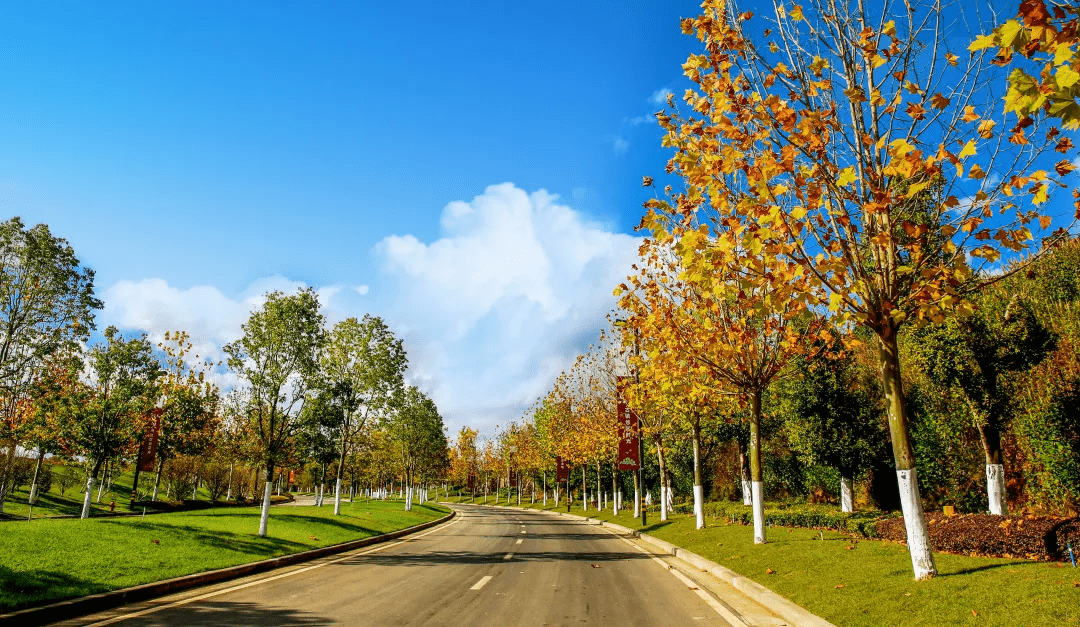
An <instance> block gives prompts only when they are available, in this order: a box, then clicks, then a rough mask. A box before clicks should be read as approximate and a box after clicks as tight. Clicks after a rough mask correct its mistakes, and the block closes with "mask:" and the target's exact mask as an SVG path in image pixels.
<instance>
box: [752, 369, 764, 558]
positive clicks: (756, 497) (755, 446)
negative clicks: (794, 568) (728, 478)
mask: <svg viewBox="0 0 1080 627" xmlns="http://www.w3.org/2000/svg"><path fill="white" fill-rule="evenodd" d="M761 475H762V473H761V390H754V392H753V393H752V394H751V395H750V495H751V500H752V501H753V506H754V544H765V542H766V539H765V503H764V501H763V500H762V499H763V497H764V495H763V494H762V492H763V490H762V487H763V486H762V477H761Z"/></svg>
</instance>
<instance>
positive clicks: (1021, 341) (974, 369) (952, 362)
mask: <svg viewBox="0 0 1080 627" xmlns="http://www.w3.org/2000/svg"><path fill="white" fill-rule="evenodd" d="M975 302H976V304H977V309H976V312H975V314H973V315H971V316H968V317H965V318H959V317H955V316H954V317H950V318H949V319H947V320H946V321H945V322H944V323H943V324H941V325H938V326H934V327H928V328H926V329H921V330H920V331H921V332H920V333H918V334H917V335H916V341H915V342H914V343H913V346H914V350H915V351H916V353H917V355H918V357H917V360H918V362H919V365H920V366H921V367H922V369H923V371H924V372H925V373H926V374H927V376H928V377H929V378H930V379H931V380H932V381H933V382H934V383H935V384H937V385H938V386H939V387H941V388H945V389H948V388H954V389H956V390H958V391H959V393H960V394H961V396H962V398H963V399H964V401H965V402H966V404H967V407H968V410H969V411H970V412H971V418H972V423H973V424H974V426H975V427H976V428H977V429H978V431H979V439H980V440H981V442H982V445H983V452H984V454H985V458H986V484H987V485H986V491H987V499H988V503H989V510H990V513H991V514H995V515H998V516H1003V515H1005V514H1006V513H1007V509H1008V507H1007V503H1006V498H1005V470H1004V465H1003V459H1002V454H1001V434H1002V431H1003V429H1004V428H1005V423H1006V421H1007V420H1008V418H1009V417H1010V414H1011V412H1012V409H1011V407H1010V406H1011V400H1012V396H1013V392H1014V391H1015V390H1013V389H1012V388H1011V387H1010V386H1009V385H1008V378H1009V375H1010V374H1013V373H1017V372H1022V371H1027V370H1029V369H1031V368H1032V367H1033V366H1035V365H1036V364H1038V363H1039V362H1040V361H1042V359H1043V358H1044V357H1045V356H1046V355H1047V354H1048V353H1049V352H1050V351H1051V350H1053V348H1054V338H1053V336H1052V335H1051V333H1050V332H1049V330H1048V329H1046V327H1044V326H1043V325H1042V324H1041V323H1040V321H1039V320H1038V319H1037V318H1036V316H1035V313H1034V311H1033V310H1032V308H1031V306H1030V304H1029V303H1028V302H1027V301H1026V300H1025V299H1023V298H1022V297H1021V294H1020V293H1019V292H1012V293H1005V292H1004V291H1003V290H1002V289H998V288H995V286H990V287H988V288H986V289H984V290H983V291H982V293H980V294H979V295H978V297H977V299H976V300H975Z"/></svg>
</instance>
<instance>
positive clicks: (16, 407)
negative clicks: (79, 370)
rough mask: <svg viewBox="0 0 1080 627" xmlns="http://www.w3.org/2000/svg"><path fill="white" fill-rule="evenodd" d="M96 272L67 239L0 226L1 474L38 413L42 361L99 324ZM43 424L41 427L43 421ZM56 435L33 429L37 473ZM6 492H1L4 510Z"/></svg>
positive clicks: (44, 229)
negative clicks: (33, 399)
mask: <svg viewBox="0 0 1080 627" xmlns="http://www.w3.org/2000/svg"><path fill="white" fill-rule="evenodd" d="M100 308H101V301H99V300H98V299H97V298H95V297H94V271H93V270H91V269H89V268H86V267H84V266H82V264H81V263H80V262H79V260H78V259H77V258H76V257H75V251H74V250H73V249H72V248H71V245H70V244H68V242H67V240H65V239H63V238H60V237H56V236H54V235H53V234H52V233H51V232H50V231H49V227H48V226H46V225H44V224H39V225H37V226H34V227H32V228H29V229H28V228H26V226H25V225H24V224H23V222H22V220H21V219H20V218H18V217H14V218H11V219H10V220H7V221H6V222H3V223H0V474H4V473H5V472H6V470H7V465H8V464H11V463H14V460H15V458H16V453H15V452H16V449H17V448H18V447H19V445H20V444H21V443H22V441H23V439H24V438H25V437H27V429H28V426H29V425H28V424H27V423H28V420H29V418H30V417H31V416H32V415H33V413H32V412H29V411H27V408H26V406H25V401H26V396H27V393H28V388H29V386H30V385H31V384H32V383H33V381H34V379H35V377H36V376H37V375H38V373H39V372H40V371H41V370H43V362H44V361H45V360H46V359H47V358H49V357H50V356H51V355H53V354H54V353H57V352H58V351H60V350H61V349H62V348H65V347H67V348H68V349H70V347H71V345H72V344H73V343H75V342H77V341H78V340H85V339H86V338H87V336H88V334H89V332H90V330H91V329H93V328H94V316H93V312H94V310H95V309H100ZM39 426H42V425H39ZM54 436H55V434H54V433H47V432H43V431H41V430H40V429H38V430H36V437H35V438H34V440H35V441H34V444H35V446H36V448H37V449H38V463H37V466H36V467H35V471H34V475H35V478H34V480H33V485H32V486H31V500H32V499H33V494H34V493H35V488H34V486H36V483H37V473H38V471H39V470H40V468H41V462H42V460H43V459H44V457H45V453H46V450H47V448H48V446H49V443H50V442H51V441H53V440H54ZM4 498H6V493H4V492H3V491H0V508H2V507H3V500H4Z"/></svg>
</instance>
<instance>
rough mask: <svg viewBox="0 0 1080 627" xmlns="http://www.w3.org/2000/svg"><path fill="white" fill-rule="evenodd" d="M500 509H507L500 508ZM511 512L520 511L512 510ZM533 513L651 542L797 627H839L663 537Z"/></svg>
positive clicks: (582, 519) (589, 520)
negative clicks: (610, 530) (598, 527)
mask: <svg viewBox="0 0 1080 627" xmlns="http://www.w3.org/2000/svg"><path fill="white" fill-rule="evenodd" d="M499 507H505V506H501V505H500V506H499ZM507 509H517V508H513V507H509V508H507ZM532 511H537V512H544V513H547V514H555V515H556V516H561V517H563V518H570V519H573V520H576V521H578V522H583V523H585V524H589V525H597V526H600V527H607V528H608V529H612V530H614V531H617V532H619V533H622V534H625V535H630V536H633V537H635V538H640V539H641V540H643V541H645V542H648V543H649V544H651V545H653V546H655V547H656V548H658V549H660V550H661V551H662V552H664V553H667V554H668V555H673V556H675V557H677V558H679V559H681V560H682V561H684V562H686V563H687V564H690V565H691V566H693V567H694V568H697V569H699V570H702V571H705V572H707V573H710V574H712V575H713V576H715V577H716V578H717V579H720V580H722V581H724V582H725V583H727V584H729V585H731V586H732V587H733V588H735V589H736V590H738V591H739V592H742V593H743V594H745V595H746V596H748V597H750V598H751V599H753V600H754V601H756V602H757V603H760V604H761V605H763V606H765V607H767V608H768V609H770V610H772V611H773V612H775V613H776V614H779V615H780V617H781V618H783V619H784V620H786V621H788V622H789V623H791V624H793V625H796V626H797V627H836V625H834V624H832V623H830V622H829V621H827V620H825V619H824V618H821V617H820V616H818V615H817V614H813V613H812V612H810V610H807V609H806V608H804V607H802V606H801V605H796V604H795V603H792V602H791V601H789V600H787V599H786V598H784V597H782V596H780V595H779V594H777V593H775V592H773V591H772V590H770V589H768V588H766V587H765V586H763V585H761V584H759V583H758V582H756V581H753V580H752V579H747V578H746V577H743V576H742V575H740V574H739V573H736V572H735V571H733V570H731V569H729V568H725V567H723V566H721V565H720V564H717V563H716V562H714V561H712V560H708V559H705V558H704V557H702V556H700V555H698V554H697V553H694V552H692V551H687V550H686V549H684V548H682V547H679V546H675V545H674V544H672V543H670V542H666V541H664V540H661V539H660V538H654V537H653V536H650V535H649V534H647V533H641V532H640V531H635V530H633V529H630V528H628V527H623V526H622V525H616V524H614V523H609V522H604V521H602V520H598V519H596V518H589V517H586V516H578V515H577V514H567V513H564V512H553V511H550V510H543V509H539V510H532Z"/></svg>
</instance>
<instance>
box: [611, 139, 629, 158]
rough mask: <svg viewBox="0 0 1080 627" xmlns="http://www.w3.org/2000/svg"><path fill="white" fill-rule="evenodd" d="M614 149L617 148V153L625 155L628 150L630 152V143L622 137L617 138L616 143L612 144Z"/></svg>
mask: <svg viewBox="0 0 1080 627" xmlns="http://www.w3.org/2000/svg"><path fill="white" fill-rule="evenodd" d="M612 147H613V148H615V152H616V153H618V154H623V153H624V152H626V151H627V150H630V142H628V141H626V140H625V139H623V138H622V137H616V138H615V141H613V142H612Z"/></svg>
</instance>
